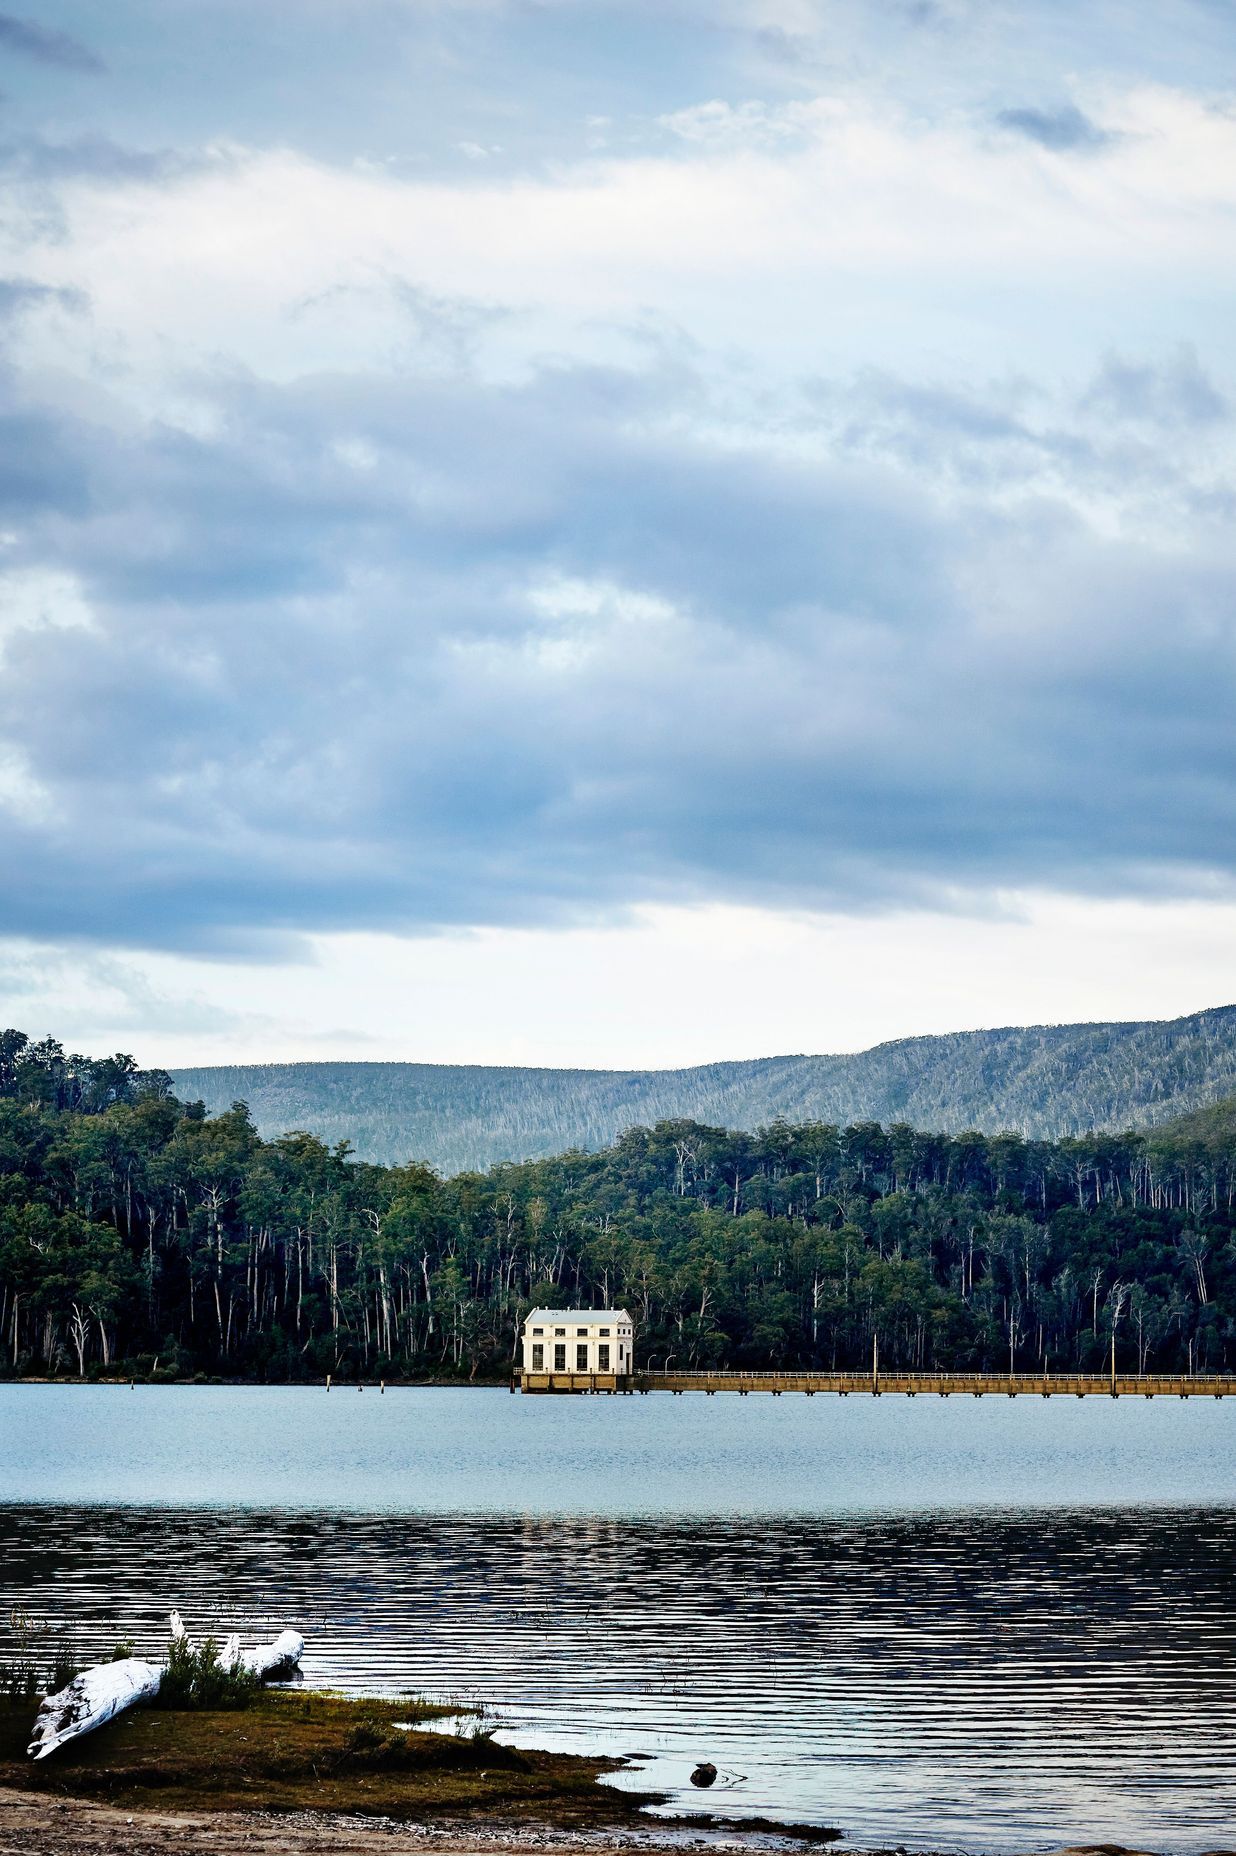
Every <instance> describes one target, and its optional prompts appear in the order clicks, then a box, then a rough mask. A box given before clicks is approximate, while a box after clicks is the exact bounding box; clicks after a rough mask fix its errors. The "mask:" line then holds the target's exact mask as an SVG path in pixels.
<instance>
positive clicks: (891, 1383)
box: [634, 1368, 1236, 1398]
mask: <svg viewBox="0 0 1236 1856" xmlns="http://www.w3.org/2000/svg"><path fill="white" fill-rule="evenodd" d="M634 1385H635V1390H637V1391H640V1392H643V1391H648V1392H771V1393H774V1394H776V1393H780V1392H806V1393H808V1394H810V1393H814V1392H834V1393H840V1394H841V1395H843V1396H844V1395H846V1394H848V1393H856V1394H864V1393H865V1394H868V1395H871V1394H874V1395H875V1396H877V1397H879V1396H880V1395H881V1394H883V1393H890V1394H893V1395H897V1394H901V1395H902V1396H905V1397H909V1398H914V1397H915V1396H917V1395H924V1396H932V1395H935V1396H937V1397H940V1398H948V1397H949V1396H950V1395H957V1396H960V1397H964V1396H966V1395H967V1394H968V1395H970V1396H971V1397H974V1398H982V1397H983V1396H984V1395H988V1396H992V1397H999V1396H1004V1397H1009V1398H1017V1397H1018V1396H1021V1397H1032V1396H1035V1395H1037V1396H1039V1397H1041V1398H1051V1397H1053V1396H1055V1397H1058V1398H1059V1397H1066V1398H1067V1397H1069V1396H1072V1397H1075V1398H1086V1397H1099V1396H1106V1397H1109V1398H1120V1397H1122V1396H1124V1397H1131V1398H1136V1397H1141V1398H1155V1397H1162V1398H1228V1397H1232V1396H1236V1375H1229V1374H1224V1373H1123V1372H1117V1373H1071V1372H1029V1373H1028V1372H1021V1371H1015V1372H1012V1373H993V1372H947V1373H932V1372H896V1371H892V1372H890V1371H886V1370H884V1369H883V1368H880V1369H879V1370H876V1371H868V1372H840V1373H825V1372H793V1371H790V1372H743V1371H741V1370H737V1371H735V1370H726V1371H721V1372H712V1371H707V1372H673V1371H670V1372H666V1371H660V1372H658V1371H645V1372H638V1373H636V1374H635V1375H634Z"/></svg>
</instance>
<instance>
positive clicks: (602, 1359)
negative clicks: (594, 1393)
mask: <svg viewBox="0 0 1236 1856" xmlns="http://www.w3.org/2000/svg"><path fill="white" fill-rule="evenodd" d="M597 1367H598V1368H599V1370H600V1371H601V1372H603V1373H607V1372H608V1371H609V1342H608V1341H607V1340H603V1341H602V1342H601V1344H600V1346H599V1347H598V1348H597Z"/></svg>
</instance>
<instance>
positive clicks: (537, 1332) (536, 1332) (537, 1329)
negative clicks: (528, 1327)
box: [532, 1328, 545, 1334]
mask: <svg viewBox="0 0 1236 1856" xmlns="http://www.w3.org/2000/svg"><path fill="white" fill-rule="evenodd" d="M532 1332H533V1333H534V1334H543V1333H544V1332H545V1329H544V1328H533V1330H532Z"/></svg>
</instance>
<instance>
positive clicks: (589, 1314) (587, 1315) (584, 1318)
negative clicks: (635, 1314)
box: [524, 1308, 634, 1327]
mask: <svg viewBox="0 0 1236 1856" xmlns="http://www.w3.org/2000/svg"><path fill="white" fill-rule="evenodd" d="M530 1321H539V1322H540V1323H541V1324H542V1326H544V1327H552V1326H555V1325H556V1326H558V1327H568V1326H569V1325H570V1324H571V1322H572V1321H574V1322H575V1323H576V1324H577V1325H582V1324H583V1323H584V1322H597V1321H608V1322H615V1321H626V1322H629V1323H631V1325H632V1326H634V1323H633V1322H631V1317H630V1315H629V1314H628V1313H627V1311H626V1309H625V1308H534V1309H533V1310H532V1313H531V1314H530V1315H528V1316H526V1317H525V1320H524V1326H525V1327H527V1325H528V1323H529V1322H530Z"/></svg>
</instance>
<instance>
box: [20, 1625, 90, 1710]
mask: <svg viewBox="0 0 1236 1856" xmlns="http://www.w3.org/2000/svg"><path fill="white" fill-rule="evenodd" d="M81 1667H82V1660H81V1657H80V1655H79V1654H78V1653H77V1651H76V1650H75V1649H74V1647H73V1645H72V1643H71V1641H70V1639H69V1637H68V1635H67V1633H66V1632H65V1631H64V1630H62V1629H60V1628H58V1627H56V1626H55V1625H52V1624H50V1623H48V1622H47V1621H46V1620H45V1619H42V1618H35V1617H31V1615H30V1614H29V1612H26V1611H22V1610H21V1609H20V1608H14V1609H13V1610H12V1611H10V1612H9V1614H8V1617H7V1619H5V1620H4V1622H3V1625H2V1626H0V1696H7V1697H8V1698H9V1699H11V1700H15V1701H20V1700H24V1699H26V1698H27V1697H30V1696H34V1695H51V1694H55V1693H56V1691H57V1690H58V1689H62V1688H65V1687H66V1686H67V1685H68V1684H69V1683H70V1682H71V1681H72V1680H73V1677H74V1676H75V1675H76V1674H77V1673H78V1670H79V1669H80V1668H81Z"/></svg>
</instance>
